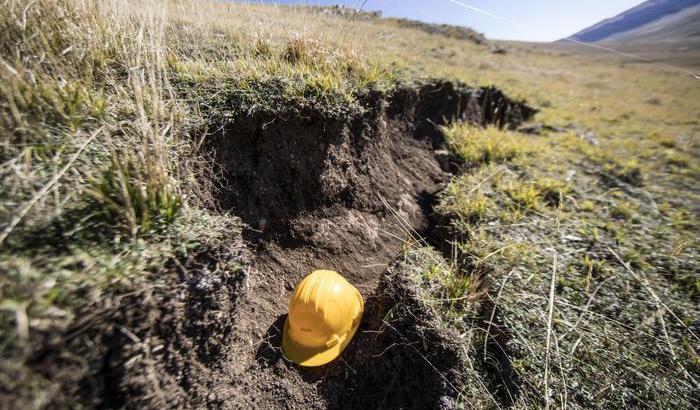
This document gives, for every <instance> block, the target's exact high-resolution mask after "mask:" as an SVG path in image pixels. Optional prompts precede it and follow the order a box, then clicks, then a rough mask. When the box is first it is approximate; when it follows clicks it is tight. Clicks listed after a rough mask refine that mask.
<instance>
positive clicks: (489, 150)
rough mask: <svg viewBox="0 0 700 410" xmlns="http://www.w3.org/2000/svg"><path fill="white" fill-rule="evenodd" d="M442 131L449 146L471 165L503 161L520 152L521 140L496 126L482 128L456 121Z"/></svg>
mask: <svg viewBox="0 0 700 410" xmlns="http://www.w3.org/2000/svg"><path fill="white" fill-rule="evenodd" d="M442 131H443V134H444V136H445V140H446V141H447V143H448V145H449V146H450V148H451V149H452V150H453V151H454V152H455V153H456V154H457V155H459V156H461V157H462V158H463V159H464V160H465V161H466V162H467V163H469V164H472V165H481V164H489V163H493V162H505V161H508V160H511V159H513V158H515V157H516V156H517V155H518V154H520V153H521V152H522V141H520V140H518V139H516V138H515V137H514V136H513V135H512V134H511V133H510V132H508V131H504V130H501V129H499V128H497V127H493V126H490V127H488V128H486V129H482V128H478V127H474V126H472V125H469V124H461V123H457V124H453V125H451V126H447V127H443V128H442Z"/></svg>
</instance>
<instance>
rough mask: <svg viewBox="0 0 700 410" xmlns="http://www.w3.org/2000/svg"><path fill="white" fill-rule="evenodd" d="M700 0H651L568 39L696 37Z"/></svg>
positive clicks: (630, 39)
mask: <svg viewBox="0 0 700 410" xmlns="http://www.w3.org/2000/svg"><path fill="white" fill-rule="evenodd" d="M699 13H700V1H698V0H650V1H647V2H644V3H642V4H640V5H638V6H636V7H634V8H632V9H630V10H627V11H625V12H623V13H620V14H619V15H617V16H615V17H611V18H609V19H606V20H603V21H601V22H600V23H597V24H595V25H593V26H591V27H589V28H587V29H585V30H582V31H580V32H579V33H576V34H574V35H573V36H571V37H569V39H572V40H577V41H584V42H599V41H612V40H624V41H627V42H629V41H633V42H658V41H676V42H679V41H683V40H697V39H698V36H700V19H698V16H700V14H699Z"/></svg>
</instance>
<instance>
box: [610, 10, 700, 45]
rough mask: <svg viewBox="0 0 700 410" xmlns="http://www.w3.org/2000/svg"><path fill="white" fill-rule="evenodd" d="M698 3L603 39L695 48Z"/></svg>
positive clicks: (699, 27) (699, 12)
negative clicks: (674, 44)
mask: <svg viewBox="0 0 700 410" xmlns="http://www.w3.org/2000/svg"><path fill="white" fill-rule="evenodd" d="M698 21H700V4H697V5H695V6H691V7H688V8H685V9H683V10H681V11H679V12H677V13H673V14H670V15H668V16H664V17H662V18H659V19H657V20H654V21H652V22H650V23H647V24H644V25H642V26H640V27H637V28H635V29H633V30H628V31H624V32H622V33H618V34H615V35H612V36H610V37H608V38H607V39H606V40H605V41H614V42H618V43H621V42H634V43H648V44H653V43H666V44H668V43H672V44H673V43H678V44H682V45H687V46H692V45H694V46H695V47H696V48H697V45H698V44H700V23H698Z"/></svg>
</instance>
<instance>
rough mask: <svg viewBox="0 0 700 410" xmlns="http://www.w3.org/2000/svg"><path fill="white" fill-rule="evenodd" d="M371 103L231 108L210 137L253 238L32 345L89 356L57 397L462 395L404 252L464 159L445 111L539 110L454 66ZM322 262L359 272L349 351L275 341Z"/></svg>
mask: <svg viewBox="0 0 700 410" xmlns="http://www.w3.org/2000/svg"><path fill="white" fill-rule="evenodd" d="M362 106H363V107H364V110H363V111H362V113H361V114H358V115H356V116H353V117H351V118H328V117H325V116H324V115H323V114H320V113H319V112H317V111H314V110H312V109H305V110H304V109H302V111H301V112H299V114H298V115H295V116H293V117H290V118H281V117H279V116H278V115H276V114H274V113H272V112H269V113H268V112H264V111H260V112H256V113H252V114H250V116H242V117H239V118H237V119H236V121H234V122H232V123H229V124H226V125H225V126H224V127H223V131H221V132H220V133H219V134H218V135H217V138H215V139H214V140H213V146H212V147H213V148H214V149H215V152H216V158H217V159H218V161H219V164H220V166H221V167H222V169H223V170H224V176H225V178H226V181H227V182H228V183H227V185H226V186H225V187H224V189H222V194H221V196H220V198H219V200H220V205H221V207H223V208H226V209H229V210H231V212H232V213H234V214H236V215H239V216H240V217H241V218H242V219H243V220H244V221H245V222H246V223H247V224H248V225H249V226H250V228H249V229H248V230H247V231H245V232H244V237H245V239H246V241H247V242H248V245H247V246H246V245H244V242H243V238H241V237H240V236H233V237H232V238H231V240H230V243H229V245H228V246H227V247H225V248H224V249H213V250H211V251H209V252H204V253H200V254H197V255H193V256H192V257H191V258H190V259H188V260H184V261H181V262H178V263H175V264H174V266H173V267H172V269H171V272H172V273H171V274H170V275H165V276H163V277H161V278H154V280H153V282H152V284H151V286H148V287H145V288H143V289H139V290H138V291H136V292H134V293H132V294H129V295H125V296H122V297H120V298H119V300H118V301H117V302H116V303H115V304H114V305H112V306H109V307H108V308H105V309H104V310H100V311H95V312H86V315H85V316H84V317H83V318H82V319H81V320H79V321H78V322H77V323H76V325H75V326H74V327H73V328H72V329H71V332H69V334H68V335H60V337H58V338H57V339H56V340H53V341H50V342H47V343H45V344H44V345H45V346H48V347H47V348H45V349H43V350H42V351H39V352H36V353H35V354H34V358H33V359H32V360H33V363H34V366H35V367H36V368H37V369H43V372H44V373H45V374H46V376H47V377H48V378H49V379H54V378H53V377H52V376H51V373H52V372H55V371H59V370H60V369H73V368H81V367H80V366H83V365H80V366H77V365H76V366H72V365H70V364H67V363H66V360H73V361H77V360H82V361H83V362H85V361H87V362H89V366H88V367H89V369H90V370H89V371H88V372H87V373H86V374H75V375H73V376H70V377H69V376H65V377H64V376H61V377H62V378H63V379H65V380H64V382H65V383H64V382H61V385H60V386H59V388H60V389H61V390H62V391H63V392H64V394H63V395H62V396H61V397H63V398H66V397H72V398H74V399H77V400H78V401H80V402H82V403H83V404H85V405H87V406H89V407H102V408H121V407H130V408H131V407H139V408H163V407H167V408H178V407H179V408H183V407H184V408H205V407H206V408H265V409H269V408H452V407H454V403H455V399H456V396H457V393H458V389H459V385H460V380H459V371H458V370H459V366H460V363H462V359H461V356H460V355H461V354H462V353H460V352H461V351H462V350H461V349H459V348H458V346H454V345H453V344H452V342H451V340H454V339H455V338H454V337H453V336H454V335H449V334H446V333H445V332H449V331H448V330H445V329H442V330H440V329H438V328H437V327H434V326H432V327H431V326H429V325H428V324H429V323H430V321H431V320H432V318H431V317H430V313H429V312H428V311H426V310H425V309H424V308H423V307H422V306H421V304H420V303H419V300H418V298H417V297H416V296H415V287H414V286H413V285H412V282H411V281H410V280H409V279H408V278H407V276H406V274H405V273H404V272H402V270H401V269H400V266H399V264H397V263H394V260H395V258H396V257H397V256H398V255H400V254H401V247H402V245H403V243H404V241H403V239H404V238H406V237H407V236H408V235H409V234H410V233H412V232H413V233H415V232H420V233H423V234H430V233H431V232H439V230H436V229H434V228H435V227H434V226H433V225H434V224H435V221H432V220H431V218H430V213H431V210H432V206H433V203H434V202H435V200H436V195H437V193H438V192H439V191H440V190H441V189H442V188H443V187H444V186H445V184H446V183H447V182H448V181H449V180H450V178H451V176H452V175H453V174H454V173H456V172H458V171H459V170H460V169H461V168H462V164H461V163H460V162H459V161H458V160H456V159H455V158H453V157H452V156H451V155H450V154H449V153H448V151H447V150H445V147H444V141H443V140H442V137H441V133H440V132H439V129H438V126H439V125H441V124H445V123H446V122H448V121H454V120H461V121H469V122H471V123H473V124H476V125H485V124H497V125H499V126H504V127H515V126H517V125H519V124H520V123H521V122H522V121H523V120H525V119H528V118H529V117H531V116H532V115H533V114H534V110H532V109H530V108H528V107H527V106H525V105H523V104H521V103H516V102H513V101H511V100H509V99H508V98H507V97H505V96H504V95H503V94H502V93H501V92H500V91H498V90H496V89H492V88H484V89H472V88H468V87H466V86H463V85H461V84H455V83H451V82H433V83H429V84H425V85H422V86H420V87H406V88H402V89H399V90H397V91H395V92H394V93H393V94H392V95H390V96H387V95H382V94H379V93H375V94H372V95H367V96H365V97H364V98H363V99H362ZM215 125H216V124H215ZM212 129H222V127H221V126H218V127H213V128H212ZM438 238H439V235H436V236H435V239H436V240H438ZM251 251H252V252H251ZM222 261H228V262H227V263H226V268H225V269H224V268H221V266H222V265H221V262H222ZM231 261H233V262H234V263H233V264H232V263H229V262H231ZM231 266H241V269H232V268H231ZM319 268H328V269H334V270H336V271H339V272H341V273H342V274H343V275H344V276H345V277H346V278H348V280H350V281H351V282H352V283H353V284H355V285H356V286H357V288H358V289H359V290H360V292H361V293H362V295H363V297H364V298H365V301H366V314H365V316H364V319H363V323H362V325H361V328H360V331H359V332H358V333H357V335H356V337H355V340H353V342H352V343H351V345H350V346H349V347H348V349H347V350H346V351H345V353H344V354H343V355H342V356H341V357H340V358H339V359H337V360H336V361H334V362H332V363H331V364H329V365H326V366H322V367H320V368H315V369H304V368H300V367H299V366H297V365H295V364H293V363H290V362H288V361H287V360H286V359H285V358H284V357H283V355H282V354H281V351H280V347H279V346H280V338H281V329H282V326H283V323H284V319H285V314H286V312H287V304H288V302H289V296H290V294H291V291H292V290H293V288H294V286H295V285H296V283H298V281H299V280H300V279H301V278H303V277H304V276H305V275H306V274H308V273H309V272H311V271H312V270H314V269H319ZM389 312H391V315H388V313H389ZM64 357H67V358H68V359H65V360H64V359H63V358H64ZM83 367H84V366H83ZM63 379H62V380H63ZM53 404H54V405H55V406H56V407H66V406H70V403H68V402H56V403H53Z"/></svg>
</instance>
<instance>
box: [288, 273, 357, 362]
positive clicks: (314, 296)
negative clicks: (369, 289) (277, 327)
mask: <svg viewBox="0 0 700 410" xmlns="http://www.w3.org/2000/svg"><path fill="white" fill-rule="evenodd" d="M363 310H364V302H363V300H362V296H361V295H360V292H358V291H357V289H355V287H354V286H352V285H351V284H350V283H349V282H348V281H347V280H346V279H345V278H343V277H342V276H341V275H340V274H338V273H337V272H334V271H329V270H317V271H314V272H312V273H311V274H310V275H308V276H307V277H306V278H304V279H303V280H302V281H301V282H300V283H299V285H297V287H296V289H295V290H294V294H293V295H292V299H291V301H290V303H289V314H288V316H287V323H286V324H285V335H284V336H285V337H284V345H283V347H284V351H285V354H286V355H287V356H288V357H290V358H291V359H292V360H294V361H296V362H298V363H300V364H303V365H311V366H313V365H320V364H323V363H318V362H319V361H321V358H319V357H317V356H320V355H324V357H323V359H324V360H325V359H327V360H326V361H325V362H328V361H330V360H332V359H333V358H335V357H336V356H337V355H338V354H340V351H342V349H344V348H345V346H346V345H347V344H348V343H349V342H350V339H351V338H352V336H353V335H354V333H355V331H356V330H357V327H358V325H359V322H360V318H361V316H362V312H363ZM335 347H338V348H337V349H335V350H337V352H336V354H335V355H333V354H332V353H333V352H332V351H329V349H331V350H333V349H334V348H335ZM314 352H315V353H314ZM312 353H314V354H313V355H312ZM308 355H311V356H313V357H305V356H308ZM293 356H296V358H297V359H298V360H295V358H294V357H293ZM329 357H330V358H329ZM311 362H314V363H317V364H311ZM325 362H324V363H325Z"/></svg>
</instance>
